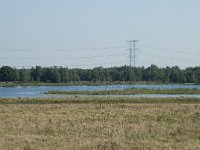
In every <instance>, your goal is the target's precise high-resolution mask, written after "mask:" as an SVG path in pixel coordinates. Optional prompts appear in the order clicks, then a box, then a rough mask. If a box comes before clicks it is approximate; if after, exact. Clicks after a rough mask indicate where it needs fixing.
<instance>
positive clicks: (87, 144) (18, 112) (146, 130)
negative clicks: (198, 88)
mask: <svg viewBox="0 0 200 150" xmlns="http://www.w3.org/2000/svg"><path fill="white" fill-rule="evenodd" d="M0 149H2V150H12V149H13V150H22V149H24V150H45V149H50V150H55V149H57V150H62V149H70V150H71V149H85V150H90V149H100V150H106V149H120V150H123V149H153V150H155V149H181V150H184V149H185V150H188V149H192V150H195V149H200V104H198V103H196V104H192V103H191V104H176V103H166V104H161V103H153V104H145V103H140V104H136V103H135V104H134V103H132V104H128V103H124V104H123V103H121V104H94V103H88V104H83V103H82V104H81V103H80V104H73V103H68V104H67V103H66V104H1V105H0Z"/></svg>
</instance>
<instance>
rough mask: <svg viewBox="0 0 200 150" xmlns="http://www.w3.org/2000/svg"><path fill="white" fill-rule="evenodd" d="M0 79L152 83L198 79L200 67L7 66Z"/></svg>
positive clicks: (9, 80) (197, 82)
mask: <svg viewBox="0 0 200 150" xmlns="http://www.w3.org/2000/svg"><path fill="white" fill-rule="evenodd" d="M0 81H1V82H26V83H28V82H45V83H67V82H76V81H89V82H105V81H107V82H115V81H125V82H155V83H196V84H199V83H200V67H190V68H186V69H180V68H179V67H178V66H174V67H165V68H159V67H157V66H156V65H151V66H150V67H147V68H144V67H129V66H122V67H112V68H102V67H96V68H93V69H68V68H62V67H49V68H47V67H40V66H36V67H34V68H30V69H16V68H12V67H9V66H3V67H1V68H0Z"/></svg>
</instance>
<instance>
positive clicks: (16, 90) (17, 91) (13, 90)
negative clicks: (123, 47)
mask: <svg viewBox="0 0 200 150" xmlns="http://www.w3.org/2000/svg"><path fill="white" fill-rule="evenodd" d="M128 88H144V89H177V88H187V89H192V88H196V89H200V85H103V86H86V85H82V86H17V87H0V98H18V97H21V98H48V97H63V95H46V94H42V93H44V92H48V91H100V90H123V89H128ZM179 96H187V97H200V95H178V94H177V95H171V94H169V95H164V94H148V95H144V94H138V95H128V96H127V97H179Z"/></svg>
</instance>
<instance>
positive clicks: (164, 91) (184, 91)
mask: <svg viewBox="0 0 200 150" xmlns="http://www.w3.org/2000/svg"><path fill="white" fill-rule="evenodd" d="M45 94H66V95H134V94H200V90H198V89H196V88H193V89H185V88H179V89H136V88H131V89H125V90H103V91H48V92H45Z"/></svg>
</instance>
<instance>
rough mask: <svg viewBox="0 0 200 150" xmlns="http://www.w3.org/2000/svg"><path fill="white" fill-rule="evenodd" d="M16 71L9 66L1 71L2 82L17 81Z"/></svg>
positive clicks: (0, 79)
mask: <svg viewBox="0 0 200 150" xmlns="http://www.w3.org/2000/svg"><path fill="white" fill-rule="evenodd" d="M16 80H17V74H16V71H15V70H14V69H13V68H12V67H9V66H3V67H1V69H0V81H16Z"/></svg>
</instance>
